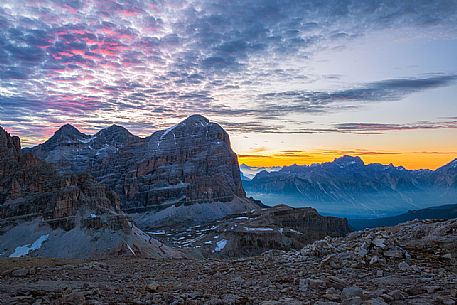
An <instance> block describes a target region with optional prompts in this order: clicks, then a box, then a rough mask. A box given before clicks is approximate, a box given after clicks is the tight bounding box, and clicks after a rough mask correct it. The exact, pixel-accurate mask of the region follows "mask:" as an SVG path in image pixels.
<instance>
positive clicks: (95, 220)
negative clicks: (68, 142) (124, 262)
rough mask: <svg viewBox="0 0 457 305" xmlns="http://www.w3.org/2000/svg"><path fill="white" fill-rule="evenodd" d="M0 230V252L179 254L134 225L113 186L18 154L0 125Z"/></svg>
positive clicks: (82, 255) (13, 141) (14, 139)
mask: <svg viewBox="0 0 457 305" xmlns="http://www.w3.org/2000/svg"><path fill="white" fill-rule="evenodd" d="M0 234H1V239H0V249H1V252H0V256H9V257H20V256H25V255H28V254H29V253H31V252H33V254H34V255H38V256H49V257H62V258H85V257H94V256H104V255H139V256H147V257H179V256H180V253H179V252H178V251H175V250H172V249H171V248H169V247H167V246H165V245H163V244H161V243H160V242H158V241H157V240H154V239H152V238H150V237H149V236H147V235H146V234H145V233H143V232H142V231H141V230H139V229H138V228H136V227H135V226H134V225H133V223H132V222H131V221H129V219H128V218H127V217H126V215H125V214H123V213H122V211H121V209H120V201H119V197H118V196H117V194H116V193H115V192H113V191H111V190H109V189H108V188H107V187H106V186H104V185H102V184H100V183H98V182H96V181H95V179H93V178H92V177H90V176H89V175H87V174H79V175H74V174H68V175H61V174H59V173H58V172H57V171H56V170H55V169H54V167H53V166H52V165H50V164H48V163H46V162H44V161H42V160H39V159H37V158H36V157H35V156H33V155H32V154H21V146H20V140H19V138H18V137H11V136H10V135H9V134H8V133H7V132H6V131H5V130H4V129H2V128H1V127H0ZM44 244H45V247H43V245H44Z"/></svg>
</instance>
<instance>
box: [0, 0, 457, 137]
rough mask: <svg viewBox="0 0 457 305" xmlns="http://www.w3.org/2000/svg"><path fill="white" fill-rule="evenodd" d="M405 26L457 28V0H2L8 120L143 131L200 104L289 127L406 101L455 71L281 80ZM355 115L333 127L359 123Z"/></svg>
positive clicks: (0, 71)
mask: <svg viewBox="0 0 457 305" xmlns="http://www.w3.org/2000/svg"><path fill="white" fill-rule="evenodd" d="M399 27H418V28H438V29H440V28H442V29H445V30H446V32H447V33H455V32H456V29H457V2H456V1H452V0H449V1H446V0H445V1H426V0H424V1H393V0H392V1H388V0H382V1H359V2H354V1H349V0H338V1H337V0H333V1H331V0H329V1H320V0H319V1H318V0H312V1H301V0H294V1H292V0H290V1H288V0H282V1H279V0H277V1H273V0H254V1H242V0H234V1H209V0H207V1H191V0H183V1H178V0H171V1H165V0H164V1H162V0H157V1H135V0H133V1H123V0H87V1H82V0H72V1H57V0H56V1H50V0H48V1H31V0H24V1H13V0H7V1H3V2H2V3H1V4H0V120H1V122H2V124H3V125H6V126H9V127H10V128H12V129H16V130H18V131H20V133H21V134H24V135H26V136H27V137H29V138H30V139H32V140H33V139H35V140H37V138H40V137H43V136H46V135H47V134H48V133H49V132H50V129H52V128H55V127H56V126H57V125H60V124H62V123H63V122H67V121H71V122H76V123H79V124H80V126H82V127H86V128H88V129H91V128H92V129H97V128H99V127H100V126H104V125H107V124H110V123H114V122H115V123H120V124H123V125H125V126H126V127H129V128H130V129H132V131H134V132H135V131H136V132H139V133H144V131H145V130H147V131H150V130H153V129H156V128H160V127H162V126H163V125H166V124H168V123H169V122H170V121H175V120H178V119H181V118H182V117H184V116H186V115H188V114H191V113H196V112H198V113H203V114H209V115H210V116H214V117H217V118H220V120H221V121H226V124H225V126H226V127H228V128H229V129H231V130H233V131H239V132H250V131H252V132H257V131H262V132H281V130H282V131H287V130H289V129H290V128H287V126H289V124H288V123H287V116H288V115H293V114H301V113H311V114H313V113H325V112H333V111H344V110H347V109H353V108H356V107H359V106H360V105H362V104H364V103H367V102H378V101H391V100H399V99H402V98H403V97H405V96H406V95H408V94H411V93H415V92H419V91H422V90H426V89H429V88H434V87H440V86H446V85H449V84H451V83H453V82H455V81H456V76H455V75H441V74H435V75H422V76H415V77H409V78H404V79H391V80H383V81H378V82H372V83H366V84H358V85H356V86H354V87H351V88H348V89H338V90H331V91H329V92H327V91H325V92H324V91H309V90H305V89H303V90H293V91H281V90H272V88H280V86H279V85H280V84H283V83H287V82H291V83H299V84H300V83H301V84H303V85H302V87H303V88H306V84H307V83H309V82H312V81H313V79H314V78H315V77H316V75H313V74H311V73H308V72H307V71H306V70H303V69H301V67H297V66H296V65H295V64H294V63H296V62H306V61H307V60H308V59H309V58H310V57H312V56H313V54H316V53H318V52H320V51H323V50H328V49H334V48H339V47H341V46H344V44H345V43H346V42H347V41H350V40H353V39H356V38H358V37H361V36H363V35H366V34H367V33H370V32H373V31H378V30H383V29H386V28H399ZM235 117H239V118H249V119H250V120H251V121H252V120H255V121H256V123H250V124H246V121H243V122H242V124H236V123H233V122H234V121H236V120H234V119H233V118H235ZM271 120H273V121H275V122H276V123H274V124H271V123H270V122H271ZM240 121H242V120H240ZM229 122H231V123H229ZM22 123H23V124H29V126H33V129H25V128H24V127H23V126H22ZM354 126H355V125H354ZM354 126H353V125H339V126H329V129H337V130H340V131H354V130H357V131H359V129H361V127H360V126H362V125H360V124H359V125H358V126H359V127H357V126H356V127H357V128H356V127H354ZM363 128H364V129H365V131H369V132H372V131H375V132H377V131H379V129H376V128H381V127H373V126H371V127H370V128H368V127H366V126H365V127H362V129H363ZM325 130H326V129H325V128H324V129H322V131H325ZM289 131H292V132H293V130H289ZM302 132H305V131H303V130H302Z"/></svg>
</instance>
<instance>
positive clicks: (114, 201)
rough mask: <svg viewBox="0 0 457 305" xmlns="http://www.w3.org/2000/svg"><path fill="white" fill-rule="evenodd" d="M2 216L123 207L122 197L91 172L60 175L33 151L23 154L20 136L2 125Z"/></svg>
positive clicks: (65, 214)
mask: <svg viewBox="0 0 457 305" xmlns="http://www.w3.org/2000/svg"><path fill="white" fill-rule="evenodd" d="M0 139H1V140H0V155H1V156H3V157H2V158H1V159H0V168H1V170H0V205H1V206H0V217H2V218H9V217H22V216H36V215H39V216H41V217H43V218H45V219H55V218H62V217H68V216H74V215H75V214H76V213H77V211H79V210H80V208H84V209H87V210H90V211H94V212H99V213H100V212H103V213H104V212H108V211H109V212H112V213H116V212H119V211H120V207H119V198H118V197H117V196H116V194H115V193H114V192H112V191H109V190H108V189H107V188H106V187H105V186H103V185H101V184H99V183H97V182H96V181H95V180H94V179H93V178H91V177H90V176H88V175H78V176H76V175H66V176H61V175H59V173H58V172H57V171H55V170H54V168H53V167H52V166H50V165H49V164H47V163H45V162H43V161H41V160H39V159H37V158H36V157H34V156H33V155H31V154H24V155H21V154H20V140H19V138H17V137H11V136H10V135H9V134H8V133H7V132H5V131H4V130H3V129H0Z"/></svg>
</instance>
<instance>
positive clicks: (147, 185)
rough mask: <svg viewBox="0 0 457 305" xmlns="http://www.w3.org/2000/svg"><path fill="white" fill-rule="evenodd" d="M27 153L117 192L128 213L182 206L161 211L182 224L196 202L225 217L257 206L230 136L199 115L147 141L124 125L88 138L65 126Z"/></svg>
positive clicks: (192, 210)
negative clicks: (248, 195) (244, 181)
mask: <svg viewBox="0 0 457 305" xmlns="http://www.w3.org/2000/svg"><path fill="white" fill-rule="evenodd" d="M27 151H28V152H31V153H32V154H34V155H35V156H36V157H38V158H40V159H42V160H45V161H47V162H50V163H52V164H54V165H55V166H56V167H57V169H58V170H59V171H61V172H72V173H80V172H86V173H89V174H90V175H92V176H93V177H95V179H96V180H97V181H99V182H100V183H102V184H103V185H106V186H108V187H109V188H110V189H111V190H114V191H115V192H116V193H117V194H118V195H119V197H120V199H121V207H122V209H123V210H124V211H125V212H129V213H138V212H139V213H143V212H147V211H152V212H157V211H160V210H164V209H166V208H169V207H170V208H173V209H176V208H179V207H180V206H183V207H181V208H179V211H178V212H176V211H171V212H167V213H162V215H165V214H167V215H168V214H170V213H171V214H173V215H174V217H173V219H175V220H178V219H179V218H180V217H178V216H177V214H180V215H185V216H188V215H190V214H192V213H195V211H194V209H193V208H192V209H187V208H185V207H187V206H189V205H193V204H201V203H214V204H215V207H216V209H217V210H218V213H219V214H220V215H221V216H225V215H227V214H229V213H232V212H240V211H247V210H251V209H253V208H257V206H256V205H255V204H253V203H251V202H250V201H249V200H247V199H246V198H245V192H244V190H243V187H242V184H241V178H240V171H239V167H238V159H237V156H236V154H235V153H234V152H233V151H232V149H231V147H230V139H229V136H228V134H227V133H226V132H225V130H224V129H223V128H222V127H221V126H219V125H218V124H216V123H212V122H210V121H209V120H208V119H206V118H205V117H203V116H201V115H193V116H190V117H188V118H187V119H185V120H184V121H182V122H180V123H179V124H177V125H175V126H172V127H170V128H168V129H167V130H161V131H157V132H155V133H154V134H152V135H151V136H149V137H146V138H139V137H136V136H133V135H132V134H130V133H129V132H128V131H127V130H126V129H124V128H122V127H120V126H112V127H109V128H107V129H103V130H101V131H100V132H98V133H97V134H95V135H94V136H87V135H85V134H82V133H80V132H79V131H77V130H76V129H75V128H74V127H70V126H68V125H65V126H64V127H62V128H60V129H59V130H58V131H57V132H56V133H55V135H54V136H53V137H51V138H50V139H49V140H48V141H46V142H45V143H43V144H41V145H38V146H36V147H34V148H31V149H28V150H27ZM218 203H223V204H222V206H221V205H220V204H219V205H218ZM183 210H185V211H183ZM219 214H217V215H219ZM208 218H209V219H212V215H210V214H209V215H208ZM143 219H146V218H144V217H143ZM154 219H155V218H154Z"/></svg>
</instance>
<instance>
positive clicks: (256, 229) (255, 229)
mask: <svg viewBox="0 0 457 305" xmlns="http://www.w3.org/2000/svg"><path fill="white" fill-rule="evenodd" d="M244 229H245V230H246V231H273V229H272V228H248V227H244Z"/></svg>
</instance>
